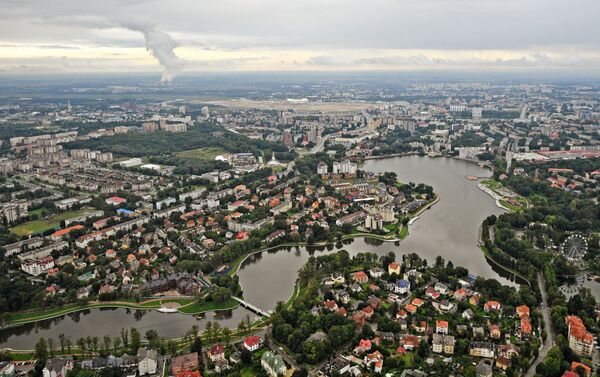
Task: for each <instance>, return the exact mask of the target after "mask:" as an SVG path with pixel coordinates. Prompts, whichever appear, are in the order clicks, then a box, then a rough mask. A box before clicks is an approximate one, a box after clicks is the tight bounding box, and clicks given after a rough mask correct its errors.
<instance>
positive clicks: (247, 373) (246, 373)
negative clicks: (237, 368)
mask: <svg viewBox="0 0 600 377" xmlns="http://www.w3.org/2000/svg"><path fill="white" fill-rule="evenodd" d="M240 376H242V377H254V376H256V373H255V372H254V370H253V369H252V368H251V367H245V368H244V369H242V371H241V373H240Z"/></svg>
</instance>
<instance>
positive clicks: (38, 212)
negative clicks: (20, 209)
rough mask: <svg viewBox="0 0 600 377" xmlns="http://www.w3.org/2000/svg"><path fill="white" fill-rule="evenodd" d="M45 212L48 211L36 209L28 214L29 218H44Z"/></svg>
mask: <svg viewBox="0 0 600 377" xmlns="http://www.w3.org/2000/svg"><path fill="white" fill-rule="evenodd" d="M44 211H47V210H46V209H45V208H38V209H34V210H33V211H29V212H27V214H28V215H29V216H42V214H43V213H44Z"/></svg>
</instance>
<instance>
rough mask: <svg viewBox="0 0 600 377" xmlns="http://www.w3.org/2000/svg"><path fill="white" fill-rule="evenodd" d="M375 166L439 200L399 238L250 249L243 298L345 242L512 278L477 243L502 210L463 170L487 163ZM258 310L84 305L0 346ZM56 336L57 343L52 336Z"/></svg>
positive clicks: (254, 299)
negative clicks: (201, 311) (197, 313)
mask: <svg viewBox="0 0 600 377" xmlns="http://www.w3.org/2000/svg"><path fill="white" fill-rule="evenodd" d="M362 169H364V170H368V171H373V172H385V171H393V172H395V173H396V174H397V175H398V179H399V180H400V181H402V182H405V183H408V182H415V183H425V184H428V185H431V186H433V189H434V191H435V192H436V193H437V194H438V195H439V196H440V201H439V202H438V203H437V204H435V205H434V206H433V207H431V209H429V210H427V211H425V212H424V213H423V214H421V216H420V218H419V219H418V220H417V221H415V222H414V223H413V224H412V225H411V226H410V228H409V235H408V237H407V238H406V239H404V240H402V241H401V242H382V241H378V240H374V239H363V238H358V239H354V240H346V241H344V242H341V243H337V244H333V245H328V246H318V247H293V248H281V249H279V250H277V251H270V252H262V253H259V254H255V255H252V256H251V257H249V258H248V259H247V260H246V261H245V262H244V263H243V264H242V266H241V269H240V271H239V277H240V284H241V286H242V289H243V291H244V298H245V299H246V301H248V302H250V303H252V304H254V305H256V306H258V307H260V308H262V309H265V310H271V309H273V308H274V307H275V305H276V304H277V302H278V301H286V300H287V299H288V298H289V297H290V295H291V294H292V292H293V287H294V282H295V281H296V277H297V271H298V269H300V267H301V266H302V265H303V264H304V263H305V262H306V261H307V260H308V258H309V256H310V255H319V254H323V253H331V252H335V251H336V250H340V249H345V250H347V251H348V252H349V253H350V254H351V255H355V254H357V253H360V252H373V253H376V254H378V255H384V254H387V253H388V252H390V251H393V252H395V253H396V254H397V256H398V257H397V260H400V259H401V255H402V254H407V253H412V252H414V253H417V254H419V255H420V256H421V257H423V258H427V259H428V260H429V261H433V260H434V259H435V257H436V256H438V255H441V256H442V257H443V258H444V259H445V260H446V261H448V260H451V261H452V262H453V263H454V265H456V266H458V265H460V266H463V267H466V268H468V269H469V271H470V272H472V273H474V274H476V275H480V276H483V277H487V278H495V279H498V280H499V281H500V282H502V283H504V284H511V285H514V284H515V283H514V277H512V276H510V275H509V274H506V273H503V272H502V271H501V270H498V269H494V268H492V267H491V265H490V264H489V263H488V262H487V261H486V259H485V257H484V255H483V253H482V252H481V250H480V249H479V248H478V246H477V232H478V228H479V226H480V224H481V222H482V221H483V219H484V218H486V217H487V216H489V215H491V214H496V215H498V214H501V213H502V212H503V211H502V210H501V209H500V208H498V207H497V206H496V205H495V203H494V201H493V200H492V199H491V198H490V197H489V196H487V195H486V194H485V193H484V192H482V191H481V190H479V189H478V188H477V181H469V180H467V179H466V176H469V175H473V176H478V177H487V176H490V174H491V173H490V171H489V170H488V169H484V168H482V167H479V166H478V165H477V164H474V163H471V162H466V161H461V160H456V159H450V158H430V157H425V156H408V157H394V158H388V159H379V160H369V161H367V162H366V163H365V165H364V166H363V167H362ZM248 316H249V317H250V318H251V319H254V318H255V317H256V315H255V314H253V313H252V312H250V311H248V310H246V309H244V308H236V309H234V310H231V311H227V312H224V313H221V314H220V315H218V316H215V315H214V313H207V314H206V317H205V318H204V319H200V320H198V319H196V318H195V317H193V316H186V315H182V314H162V313H158V312H156V311H146V312H139V311H132V310H127V309H106V310H98V309H93V310H88V311H85V312H81V313H77V314H71V315H67V316H62V317H59V318H55V319H52V320H47V321H41V322H38V323H36V324H30V325H24V326H20V327H17V328H13V329H6V330H2V331H0V342H2V343H3V346H6V347H11V348H14V349H32V348H33V347H34V345H35V343H36V342H37V340H38V339H39V338H40V337H46V338H48V337H52V338H55V339H58V334H60V333H64V334H66V335H70V336H71V337H72V339H74V340H75V339H76V338H78V337H81V336H88V335H90V336H98V337H100V338H102V337H103V336H104V335H106V334H109V335H110V336H112V337H115V336H118V335H119V333H120V329H121V328H122V327H126V328H128V327H136V328H138V329H139V330H140V332H141V333H142V334H144V333H145V331H147V330H148V329H155V330H157V331H158V333H159V334H160V336H162V337H169V338H171V337H181V336H183V335H185V333H186V331H188V330H189V329H190V328H191V327H192V326H193V325H194V324H195V325H197V326H199V327H200V328H201V329H202V328H204V326H205V324H206V322H207V321H215V320H217V321H219V323H220V324H221V326H228V327H230V328H236V327H237V325H238V323H239V322H240V320H242V319H244V318H246V317H248ZM56 343H58V342H57V341H56Z"/></svg>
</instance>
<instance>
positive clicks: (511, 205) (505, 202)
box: [500, 199, 524, 212]
mask: <svg viewBox="0 0 600 377" xmlns="http://www.w3.org/2000/svg"><path fill="white" fill-rule="evenodd" d="M517 201H519V200H518V199H517ZM519 202H520V201H519ZM500 204H502V205H503V206H504V207H506V208H508V209H510V210H511V211H512V212H519V211H521V210H522V209H523V207H524V206H522V205H518V206H517V205H513V204H510V203H509V202H508V201H506V200H503V199H502V200H500Z"/></svg>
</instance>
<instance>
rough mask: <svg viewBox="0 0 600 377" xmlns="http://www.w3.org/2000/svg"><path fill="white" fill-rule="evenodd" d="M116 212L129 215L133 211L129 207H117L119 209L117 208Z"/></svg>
mask: <svg viewBox="0 0 600 377" xmlns="http://www.w3.org/2000/svg"><path fill="white" fill-rule="evenodd" d="M117 213H124V214H126V215H131V214H132V213H133V211H132V210H130V209H125V208H119V209H118V210H117Z"/></svg>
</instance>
